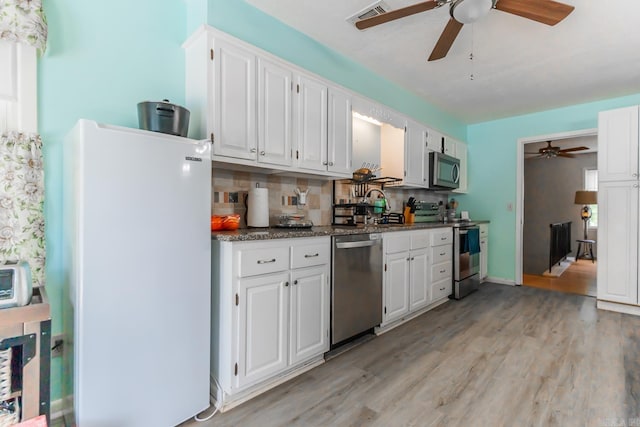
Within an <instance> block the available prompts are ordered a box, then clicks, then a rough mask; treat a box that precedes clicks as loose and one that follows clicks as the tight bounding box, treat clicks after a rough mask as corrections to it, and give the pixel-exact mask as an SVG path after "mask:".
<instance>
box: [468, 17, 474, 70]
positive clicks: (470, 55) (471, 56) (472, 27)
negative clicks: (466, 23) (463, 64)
mask: <svg viewBox="0 0 640 427" xmlns="http://www.w3.org/2000/svg"><path fill="white" fill-rule="evenodd" d="M474 28H475V25H473V24H471V53H470V54H469V61H471V75H470V76H469V80H473V39H474Z"/></svg>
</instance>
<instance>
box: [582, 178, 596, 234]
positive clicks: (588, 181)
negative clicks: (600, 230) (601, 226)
mask: <svg viewBox="0 0 640 427" xmlns="http://www.w3.org/2000/svg"><path fill="white" fill-rule="evenodd" d="M584 189H585V190H587V191H598V169H585V170H584ZM589 207H590V208H591V218H590V219H589V222H588V223H587V226H588V227H589V228H597V227H598V205H589Z"/></svg>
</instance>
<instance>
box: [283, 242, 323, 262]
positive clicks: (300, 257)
mask: <svg viewBox="0 0 640 427" xmlns="http://www.w3.org/2000/svg"><path fill="white" fill-rule="evenodd" d="M330 252H331V250H330V248H329V245H328V244H326V243H325V244H314V245H297V246H291V268H302V267H312V266H314V265H323V264H329V257H330Z"/></svg>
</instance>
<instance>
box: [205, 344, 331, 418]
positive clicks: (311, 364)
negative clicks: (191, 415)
mask: <svg viewBox="0 0 640 427" xmlns="http://www.w3.org/2000/svg"><path fill="white" fill-rule="evenodd" d="M323 363H324V356H323V355H320V356H318V357H316V358H313V359H311V360H309V361H307V362H305V363H303V364H302V365H299V366H297V367H295V368H293V369H291V370H290V371H287V372H285V373H283V374H280V376H277V377H275V378H272V379H269V380H266V381H265V382H263V383H260V384H257V385H254V386H250V387H249V388H248V389H247V390H244V391H241V392H238V393H237V394H233V395H228V394H226V393H225V392H224V391H223V390H218V385H217V384H216V382H215V381H214V380H212V381H211V393H210V396H209V397H210V402H211V404H212V405H213V406H215V407H216V408H218V410H219V411H220V412H227V411H228V410H230V409H233V408H235V407H236V406H238V405H240V404H242V403H244V402H246V401H248V400H251V399H253V398H254V397H256V396H258V395H260V394H262V393H264V392H266V391H268V390H271V389H272V388H274V387H276V386H279V385H280V384H282V383H285V382H287V381H289V380H290V379H292V378H295V377H297V376H298V375H301V374H303V373H305V372H307V371H309V370H311V369H313V368H315V367H316V366H320V365H322V364H323ZM218 392H220V394H221V395H222V396H223V399H222V400H223V401H222V402H218V401H216V396H217V395H218V394H219V393H218Z"/></svg>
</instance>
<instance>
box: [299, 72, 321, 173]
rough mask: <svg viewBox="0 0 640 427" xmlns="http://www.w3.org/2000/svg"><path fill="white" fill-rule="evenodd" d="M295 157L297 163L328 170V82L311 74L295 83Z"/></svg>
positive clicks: (310, 167) (300, 77)
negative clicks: (326, 83) (314, 77)
mask: <svg viewBox="0 0 640 427" xmlns="http://www.w3.org/2000/svg"><path fill="white" fill-rule="evenodd" d="M294 121H295V123H294V124H295V127H296V150H297V152H296V157H297V158H298V167H300V168H303V169H311V170H317V171H326V170H327V164H328V161H327V86H326V85H325V84H324V83H322V82H321V81H319V80H316V79H313V78H311V77H308V76H298V79H297V84H296V115H295V120H294Z"/></svg>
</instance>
